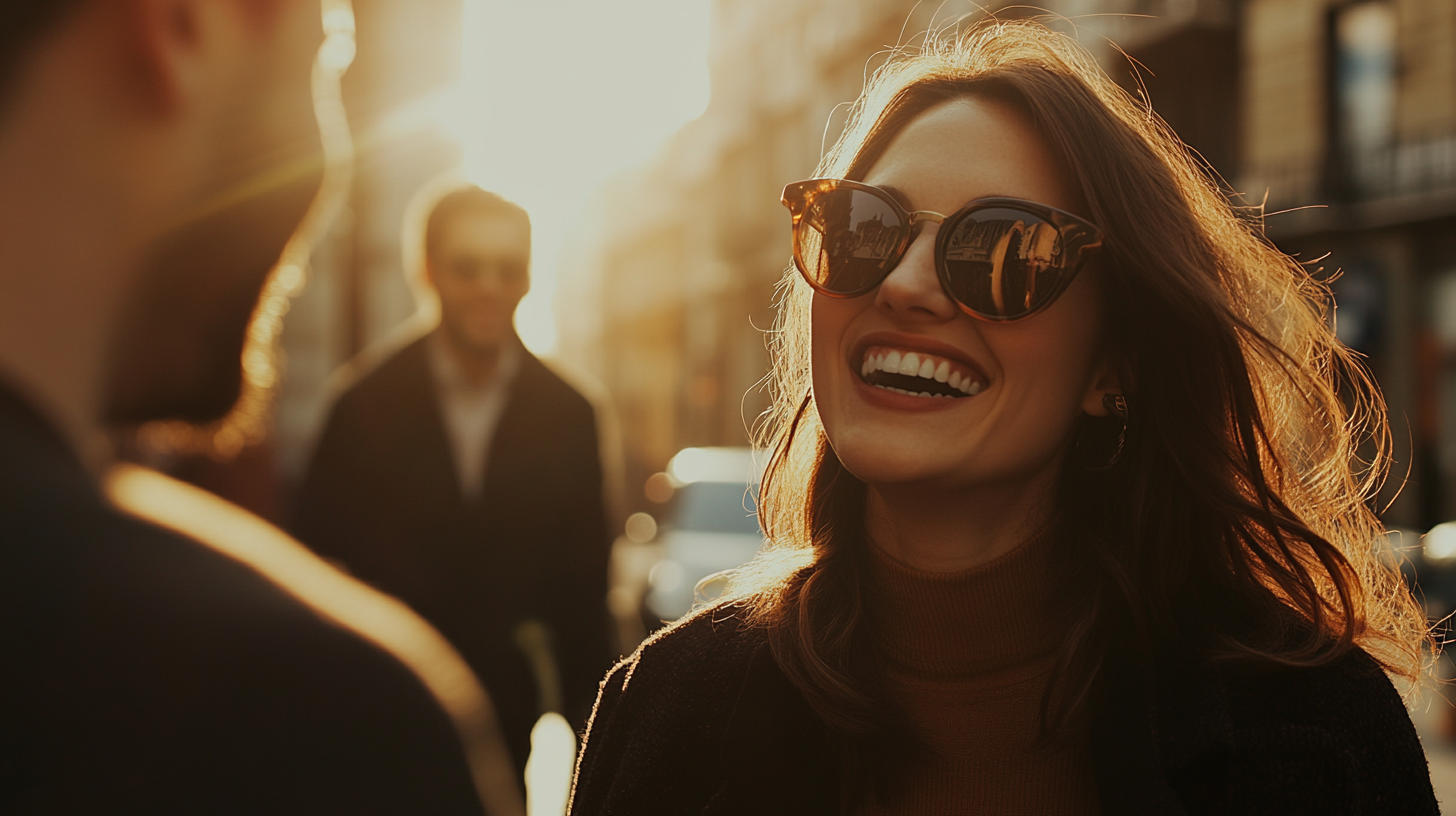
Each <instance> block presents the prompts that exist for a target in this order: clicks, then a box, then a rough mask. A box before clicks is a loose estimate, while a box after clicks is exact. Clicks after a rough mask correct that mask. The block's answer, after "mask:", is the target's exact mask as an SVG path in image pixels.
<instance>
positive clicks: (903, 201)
mask: <svg viewBox="0 0 1456 816" xmlns="http://www.w3.org/2000/svg"><path fill="white" fill-rule="evenodd" d="M875 186H876V187H879V188H880V189H881V190H884V191H885V192H887V193H889V194H890V195H891V196H892V197H894V199H895V200H896V201H898V202H900V206H902V207H904V208H905V209H906V210H909V211H910V212H921V210H917V209H916V208H915V207H914V206H913V205H912V204H911V203H910V196H908V195H906V194H905V191H904V190H901V189H899V188H897V187H892V186H890V185H888V184H877V185H875ZM983 198H1015V199H1021V196H1014V195H1011V194H1010V193H1000V192H994V191H993V192H990V193H986V194H984V195H978V196H976V197H975V198H968V199H966V200H965V201H962V202H961V203H960V204H957V205H956V206H955V207H952V208H951V209H950V210H948V211H946V212H944V213H941V215H950V214H951V213H953V212H955V211H956V210H958V209H960V208H961V207H964V206H966V205H967V204H970V203H971V202H972V201H980V200H981V199H983Z"/></svg>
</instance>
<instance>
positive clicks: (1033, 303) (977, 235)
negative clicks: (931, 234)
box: [945, 207, 1071, 320]
mask: <svg viewBox="0 0 1456 816" xmlns="http://www.w3.org/2000/svg"><path fill="white" fill-rule="evenodd" d="M1068 254H1069V251H1068V247H1066V246H1065V244H1064V241H1063V239H1062V235H1061V233H1060V232H1059V231H1058V229H1057V227H1056V226H1055V225H1054V224H1051V223H1049V222H1047V221H1046V220H1045V219H1043V218H1041V217H1040V216H1037V215H1034V214H1032V213H1029V212H1026V211H1024V210H1018V209H1015V208H1009V207H996V208H991V209H985V210H976V211H974V212H972V213H970V214H969V215H967V216H965V217H964V218H962V219H961V220H959V221H958V222H956V224H955V225H954V226H953V227H952V229H951V232H950V234H949V235H948V236H947V237H946V241H945V266H946V272H947V273H948V274H947V277H948V278H949V281H948V283H949V286H950V289H951V295H952V296H954V297H955V299H956V300H958V301H960V302H961V303H962V304H964V305H965V306H966V307H967V308H969V309H971V310H972V311H975V312H978V313H980V314H982V315H985V316H986V317H989V318H993V319H995V318H1000V319H1003V320H1010V319H1014V318H1017V317H1021V316H1023V315H1026V314H1029V313H1031V312H1034V311H1036V310H1037V309H1039V308H1041V307H1042V306H1043V305H1045V304H1046V302H1047V301H1048V300H1049V299H1050V298H1052V297H1055V296H1056V294H1057V293H1058V292H1060V291H1061V289H1062V285H1063V284H1064V283H1065V282H1066V276H1067V275H1069V274H1071V264H1070V263H1069V258H1068Z"/></svg>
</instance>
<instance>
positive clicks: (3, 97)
mask: <svg viewBox="0 0 1456 816" xmlns="http://www.w3.org/2000/svg"><path fill="white" fill-rule="evenodd" d="M80 5H81V0H4V2H0V112H3V111H4V109H5V107H7V106H8V103H9V102H10V95H11V93H12V92H13V91H14V90H15V82H16V80H17V79H18V77H19V76H20V69H21V66H23V65H24V64H25V59H26V57H28V56H29V55H30V52H31V50H32V49H34V47H35V45H36V43H37V41H39V40H40V39H41V37H43V36H44V35H45V34H47V33H48V32H50V30H51V29H52V28H54V27H55V26H56V25H57V24H58V23H60V21H61V19H62V18H64V17H65V16H66V14H68V13H70V12H71V11H74V10H75V9H76V8H78V7H80Z"/></svg>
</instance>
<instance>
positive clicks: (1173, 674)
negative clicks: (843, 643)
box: [571, 607, 1440, 816]
mask: <svg viewBox="0 0 1456 816" xmlns="http://www.w3.org/2000/svg"><path fill="white" fill-rule="evenodd" d="M741 614H742V613H741V612H739V611H737V610H735V609H734V608H732V607H719V608H715V609H709V610H707V611H705V612H702V613H699V614H697V615H696V616H694V617H692V618H690V619H689V620H687V621H685V622H684V623H682V624H679V625H678V626H676V627H674V628H673V629H671V630H669V631H668V632H667V633H666V634H664V635H662V636H659V637H656V638H654V639H652V640H650V641H648V642H647V643H646V644H645V645H644V646H643V647H642V648H641V649H639V650H638V652H637V653H636V654H634V655H633V656H632V657H630V658H628V659H627V660H625V661H623V662H622V663H621V664H619V665H618V666H617V667H616V669H614V670H613V671H612V673H611V674H610V675H609V676H608V677H607V679H606V680H605V681H603V683H602V690H601V695H600V697H599V699H598V702H597V708H596V712H595V713H594V714H593V717H592V722H591V726H590V729H589V732H588V734H587V737H586V742H585V744H584V745H583V749H582V755H581V759H580V761H579V764H578V767H577V776H576V788H575V792H574V794H573V801H572V805H571V814H572V816H618V815H619V814H621V815H625V814H632V815H633V816H651V814H664V815H665V814H674V815H675V816H681V814H735V816H737V815H743V816H747V815H748V814H752V815H753V816H770V814H795V815H796V816H809V815H810V814H823V815H824V816H830V815H831V814H839V813H841V812H851V811H849V810H848V809H845V810H843V811H842V810H841V807H840V796H839V791H840V788H841V784H840V783H841V779H840V776H839V770H840V762H839V760H838V754H837V752H836V749H835V747H834V741H833V739H832V738H831V736H830V734H829V731H828V729H827V728H826V727H825V726H824V725H823V723H822V722H821V721H820V720H819V719H818V718H817V717H816V716H815V715H814V713H813V711H812V710H811V709H810V708H809V705H808V703H807V702H806V701H805V700H804V698H803V696H802V695H801V694H800V693H799V692H798V690H797V689H796V688H795V687H794V686H793V685H792V684H791V683H790V682H789V681H788V680H787V679H786V678H785V677H784V675H783V674H782V673H781V672H780V671H779V669H778V666H777V664H776V663H775V662H774V659H773V657H772V655H771V653H770V651H769V648H768V645H767V642H766V639H765V637H764V634H763V632H762V630H759V629H754V628H750V627H747V626H744V625H743V624H742V622H741V620H740V619H739V616H740V615H741ZM1091 728H1092V757H1093V761H1094V767H1095V772H1096V775H1097V780H1098V788H1099V795H1100V798H1101V806H1102V812H1103V813H1104V814H1109V815H1110V814H1136V815H1137V816H1161V815H1166V816H1173V815H1174V814H1179V815H1182V814H1188V816H1194V815H1195V814H1197V815H1199V816H1201V815H1203V814H1230V816H1232V815H1233V814H1239V816H1246V815H1247V814H1269V815H1270V816H1276V815H1277V816H1295V815H1296V814H1319V815H1320V816H1334V815H1335V814H1349V815H1350V816H1355V815H1356V814H1361V815H1362V816H1375V815H1376V814H1380V815H1381V816H1384V815H1385V814H1402V816H1405V815H1406V814H1429V816H1436V814H1439V812H1440V809H1439V807H1438V805H1437V804H1436V799H1435V795H1434V793H1433V792H1432V789H1431V782H1430V777H1429V774H1428V771H1427V768H1426V759H1425V754H1424V753H1423V752H1422V750H1421V744H1420V741H1419V739H1418V738H1417V736H1416V733H1415V729H1414V727H1413V726H1412V725H1411V721H1410V717H1409V716H1408V715H1407V713H1406V710H1405V707H1404V705H1403V704H1402V702H1401V699H1400V696H1399V695H1398V694H1397V693H1396V691H1395V688H1394V687H1393V686H1392V685H1391V683H1390V680H1389V679H1388V678H1387V677H1386V676H1385V674H1384V673H1383V672H1382V671H1381V669H1380V668H1379V666H1378V665H1376V663H1375V662H1374V661H1373V660H1372V659H1371V658H1370V657H1369V656H1368V655H1366V654H1365V653H1364V652H1361V651H1358V650H1356V651H1352V652H1350V653H1349V654H1348V655H1347V656H1346V657H1344V658H1343V659H1341V660H1340V661H1339V662H1337V663H1335V664H1333V665H1330V666H1327V667H1324V668H1319V669H1298V670H1294V669H1283V670H1278V671H1263V672H1253V673H1249V672H1238V671H1233V670H1230V669H1215V668H1213V667H1212V666H1208V665H1203V666H1198V667H1194V666H1193V665H1192V664H1190V663H1182V664H1180V663H1179V662H1178V661H1176V660H1174V661H1171V662H1167V663H1160V664H1159V667H1158V669H1156V670H1147V669H1142V668H1138V665H1137V661H1135V660H1115V661H1112V665H1111V667H1110V669H1109V674H1108V675H1105V679H1104V682H1102V683H1101V686H1100V690H1099V696H1098V703H1097V705H1096V706H1095V707H1094V711H1093V720H1092V726H1091ZM1008 816H1015V815H1014V814H1010V815H1008Z"/></svg>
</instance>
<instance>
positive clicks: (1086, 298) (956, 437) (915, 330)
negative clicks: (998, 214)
mask: <svg viewBox="0 0 1456 816" xmlns="http://www.w3.org/2000/svg"><path fill="white" fill-rule="evenodd" d="M864 180H865V182H867V183H869V184H873V185H876V186H878V187H881V188H885V189H888V190H891V191H893V192H894V193H895V194H896V195H898V196H899V198H900V202H901V204H903V205H904V206H905V207H906V209H908V210H911V211H915V210H933V211H935V212H938V213H942V214H945V215H949V214H950V213H952V212H955V211H956V210H958V209H960V208H961V207H962V206H964V205H965V204H966V203H967V202H969V201H971V200H972V199H976V198H983V197H986V196H1012V197H1015V198H1022V199H1028V200H1031V201H1037V202H1040V203H1042V204H1048V205H1051V206H1053V207H1057V208H1060V209H1064V210H1068V211H1071V212H1075V213H1078V214H1082V215H1085V213H1084V212H1083V211H1084V210H1085V208H1084V207H1083V206H1082V205H1081V202H1080V201H1079V199H1078V197H1077V196H1076V194H1075V193H1073V191H1072V187H1071V185H1070V182H1069V179H1068V178H1067V176H1066V173H1065V171H1064V170H1063V169H1062V168H1061V167H1060V165H1059V163H1058V162H1057V161H1056V160H1055V159H1054V158H1053V155H1052V153H1051V152H1050V151H1049V150H1048V149H1047V147H1046V145H1045V144H1044V143H1043V141H1042V139H1041V138H1040V137H1039V136H1038V135H1037V133H1036V131H1035V130H1034V129H1033V128H1032V127H1031V126H1030V124H1029V123H1027V122H1026V121H1024V120H1023V118H1022V117H1021V115H1020V114H1019V113H1017V112H1016V111H1015V109H1013V108H1011V107H1009V106H1007V105H1005V104H1004V103H1000V102H996V101H990V100H983V99H974V98H967V99H959V100H954V101H950V102H946V103H943V104H940V105H938V106H936V107H934V108H931V109H930V110H929V111H927V112H925V113H923V114H921V115H920V116H919V117H918V118H916V119H914V120H912V121H911V122H910V123H909V124H908V125H907V126H905V128H904V129H903V130H902V131H901V132H900V133H899V134H898V135H897V136H896V137H895V138H894V139H893V141H892V142H891V143H890V146H889V148H888V149H887V150H886V151H885V153H884V155H883V156H882V157H881V158H880V159H879V161H878V162H876V163H875V165H874V166H873V167H872V168H871V170H870V172H869V174H868V176H866V178H865V179H864ZM937 229H939V225H937V224H932V223H925V224H924V228H923V229H922V231H921V232H920V234H919V235H918V236H917V237H916V238H915V240H914V241H913V243H912V244H911V245H910V247H909V250H908V252H907V253H906V255H905V257H904V259H903V260H902V261H901V262H900V264H899V266H897V267H895V269H894V270H893V271H891V272H890V275H889V277H887V278H886V279H885V281H884V283H882V284H881V285H880V286H879V288H878V289H876V290H874V291H873V292H870V293H869V294H867V295H863V296H861V297H857V298H850V299H834V298H829V297H825V296H823V295H819V294H816V295H814V302H813V374H814V400H815V404H816V405H817V406H818V409H819V416H820V418H821V420H822V421H823V423H824V428H825V431H826V432H827V433H828V436H829V442H830V444H831V445H832V446H833V448H834V451H835V453H836V454H837V455H838V456H839V458H840V460H841V461H842V462H843V463H844V465H845V467H847V468H848V469H849V471H850V472H851V473H853V474H854V475H855V476H857V477H859V478H860V479H861V480H863V481H865V482H867V483H869V484H871V485H886V486H888V485H892V484H919V485H924V486H926V487H928V488H936V489H947V488H948V489H964V488H974V487H976V486H977V485H993V484H994V485H996V486H998V487H1002V488H1004V487H1007V486H1010V485H1012V484H1015V483H1016V482H1018V481H1021V482H1027V481H1030V480H1034V479H1037V478H1038V477H1039V476H1040V477H1045V476H1048V475H1050V474H1054V473H1055V468H1056V467H1057V466H1058V464H1059V462H1060V459H1061V453H1062V451H1063V450H1065V448H1066V446H1067V442H1068V439H1069V437H1070V434H1071V432H1072V428H1073V426H1074V423H1075V422H1076V420H1077V417H1078V415H1079V414H1080V413H1082V412H1084V411H1085V412H1087V413H1090V414H1094V415H1105V414H1106V411H1105V409H1103V408H1102V406H1101V398H1102V395H1103V394H1104V393H1106V392H1108V391H1115V390H1116V388H1115V383H1114V382H1113V381H1112V380H1111V377H1110V375H1109V374H1108V373H1107V366H1106V365H1105V362H1104V361H1105V355H1104V354H1103V353H1102V349H1101V343H1100V337H1101V307H1100V304H1099V299H1098V294H1097V281H1096V273H1095V270H1094V269H1093V268H1086V269H1083V270H1082V272H1081V273H1080V274H1079V275H1078V276H1077V279H1076V280H1075V281H1074V282H1073V283H1072V285H1071V286H1070V287H1069V288H1068V289H1067V291H1066V292H1064V293H1063V294H1062V296H1061V297H1060V298H1058V299H1057V301H1056V302H1055V303H1053V304H1052V305H1051V306H1050V307H1048V308H1047V309H1045V310H1044V311H1042V312H1040V313H1039V314H1037V315H1036V316H1034V317H1031V318H1029V319H1026V320H1023V321H1020V322H1017V323H1009V324H998V323H989V322H986V321H982V320H977V319H975V318H973V317H971V316H969V315H967V314H966V313H965V312H963V311H961V309H960V307H959V306H958V305H956V303H955V302H954V301H952V300H951V299H950V297H949V296H947V295H946V293H945V292H944V290H942V289H941V286H940V281H939V279H938V278H937V276H936V270H935V259H934V251H935V235H936V231H937ZM890 353H893V354H898V355H899V356H900V357H901V358H903V357H904V356H905V355H907V354H915V355H917V357H919V358H920V360H921V365H922V366H923V365H924V362H923V361H924V360H925V358H926V357H927V356H928V357H929V358H930V360H931V362H932V365H934V366H935V367H937V368H938V367H940V365H941V364H942V362H944V363H945V364H947V366H948V367H949V369H950V371H952V372H961V373H962V374H963V376H969V377H970V378H972V380H973V383H972V385H971V387H970V388H969V389H968V390H970V391H972V392H974V393H973V394H970V395H967V396H964V397H960V398H948V397H920V396H913V395H906V394H901V393H897V392H894V391H889V390H886V389H883V388H877V387H875V386H871V385H869V384H868V383H866V382H865V380H864V379H862V377H861V374H860V372H861V370H862V366H863V364H864V362H865V359H866V355H870V356H872V357H873V356H878V355H887V354H890ZM963 390H966V389H964V388H963Z"/></svg>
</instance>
